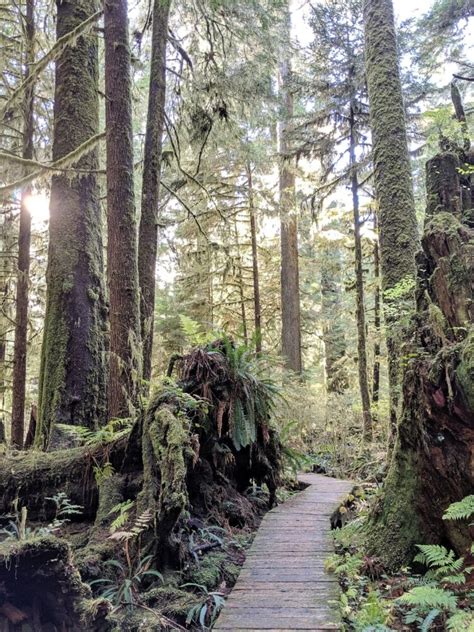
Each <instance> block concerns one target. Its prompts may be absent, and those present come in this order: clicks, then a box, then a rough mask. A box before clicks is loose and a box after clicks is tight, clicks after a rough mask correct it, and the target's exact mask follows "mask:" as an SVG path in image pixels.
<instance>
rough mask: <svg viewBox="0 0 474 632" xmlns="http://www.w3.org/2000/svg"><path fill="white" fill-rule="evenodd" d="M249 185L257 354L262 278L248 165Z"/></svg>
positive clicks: (256, 347) (259, 341)
mask: <svg viewBox="0 0 474 632" xmlns="http://www.w3.org/2000/svg"><path fill="white" fill-rule="evenodd" d="M247 184H248V196H249V197H248V199H249V215H250V239H251V242H252V276H253V305H254V314H255V352H256V353H257V354H259V353H261V352H262V308H261V305H260V278H259V269H258V248H257V226H256V221H255V202H254V193H253V179H252V168H251V166H250V164H249V165H247Z"/></svg>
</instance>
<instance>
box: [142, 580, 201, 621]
mask: <svg viewBox="0 0 474 632" xmlns="http://www.w3.org/2000/svg"><path fill="white" fill-rule="evenodd" d="M143 601H144V602H145V604H147V605H148V606H150V607H152V608H156V609H158V610H160V612H162V613H163V614H164V615H165V616H167V617H186V615H187V613H188V612H189V610H190V609H191V608H192V607H193V606H194V605H196V604H197V603H198V602H199V598H198V597H196V595H195V594H193V593H191V592H186V591H185V590H182V589H180V588H177V587H176V586H169V585H166V586H160V587H159V588H152V589H151V590H149V591H148V592H146V593H144V594H143Z"/></svg>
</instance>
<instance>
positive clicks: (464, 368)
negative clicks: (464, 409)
mask: <svg viewBox="0 0 474 632" xmlns="http://www.w3.org/2000/svg"><path fill="white" fill-rule="evenodd" d="M456 382H457V383H458V385H459V387H460V389H461V391H462V394H463V396H464V399H465V401H466V404H467V405H468V408H469V410H474V331H472V330H471V332H470V333H469V335H468V337H467V338H466V340H465V341H464V342H463V344H462V351H461V356H460V362H459V364H458V366H457V368H456Z"/></svg>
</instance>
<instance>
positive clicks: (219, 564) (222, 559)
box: [188, 551, 226, 590]
mask: <svg viewBox="0 0 474 632" xmlns="http://www.w3.org/2000/svg"><path fill="white" fill-rule="evenodd" d="M225 566H226V554H225V553H224V552H222V551H218V552H211V553H208V554H207V555H206V556H205V557H203V558H202V559H201V560H199V564H196V565H195V566H192V567H191V568H190V570H189V571H188V577H189V581H191V582H193V583H195V584H200V585H201V586H205V587H206V588H207V589H208V590H214V589H215V588H217V586H218V585H219V584H220V582H221V581H222V576H223V572H224V571H223V569H224V567H225Z"/></svg>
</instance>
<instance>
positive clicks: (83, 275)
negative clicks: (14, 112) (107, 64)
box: [35, 0, 107, 448]
mask: <svg viewBox="0 0 474 632" xmlns="http://www.w3.org/2000/svg"><path fill="white" fill-rule="evenodd" d="M95 11H96V3H95V0H78V1H77V2H74V3H70V2H66V3H60V4H59V7H58V15H57V30H58V36H62V35H65V34H67V33H69V32H70V31H71V30H72V29H73V28H75V27H77V26H78V25H79V24H81V23H82V22H83V21H84V20H85V19H86V18H88V17H89V16H90V15H91V14H93V13H94V12H95ZM97 51H98V46H97V34H96V33H95V32H94V31H93V30H91V31H90V32H88V33H87V34H84V35H82V36H80V37H78V38H77V41H76V42H75V43H74V45H69V46H67V47H66V48H65V49H64V51H63V52H62V54H61V56H60V59H59V61H58V64H57V65H56V96H55V103H56V106H57V107H56V109H55V120H54V128H55V134H54V143H53V158H54V159H55V160H57V159H60V158H62V157H64V156H65V155H67V154H68V153H70V152H71V151H73V150H74V149H76V148H77V147H79V146H80V145H82V144H83V143H84V142H85V141H87V140H89V139H90V138H91V137H93V136H94V135H95V134H97V132H98V127H99V116H98V114H99V112H98V95H97V80H98V54H97ZM74 166H77V167H79V168H81V169H83V170H88V169H89V170H92V171H95V170H97V168H98V154H97V150H96V149H93V150H91V151H90V152H89V153H87V154H86V155H84V156H83V157H82V158H80V160H79V161H78V162H77V164H75V165H74ZM102 224H103V222H102V217H101V206H100V201H99V188H98V183H97V177H96V175H94V173H90V174H87V175H84V174H76V175H69V174H68V175H66V174H61V175H54V176H53V178H52V183H51V202H50V223H49V237H50V243H49V257H48V270H47V285H48V289H47V297H46V315H45V322H44V334H43V345H42V352H41V368H40V383H39V402H38V425H37V432H36V438H35V442H36V445H37V446H38V447H42V448H45V447H48V445H49V444H50V441H51V435H52V429H53V427H54V425H55V424H56V423H58V422H59V423H67V424H73V425H82V426H86V427H89V428H95V427H97V426H98V425H100V424H101V423H103V422H105V417H106V384H105V382H106V374H107V371H106V339H105V336H106V325H105V323H106V315H107V310H106V300H105V287H104V263H103V244H102V241H103V239H102ZM91 291H92V292H93V293H94V294H95V295H96V296H97V300H94V301H92V300H90V292H91Z"/></svg>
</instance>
